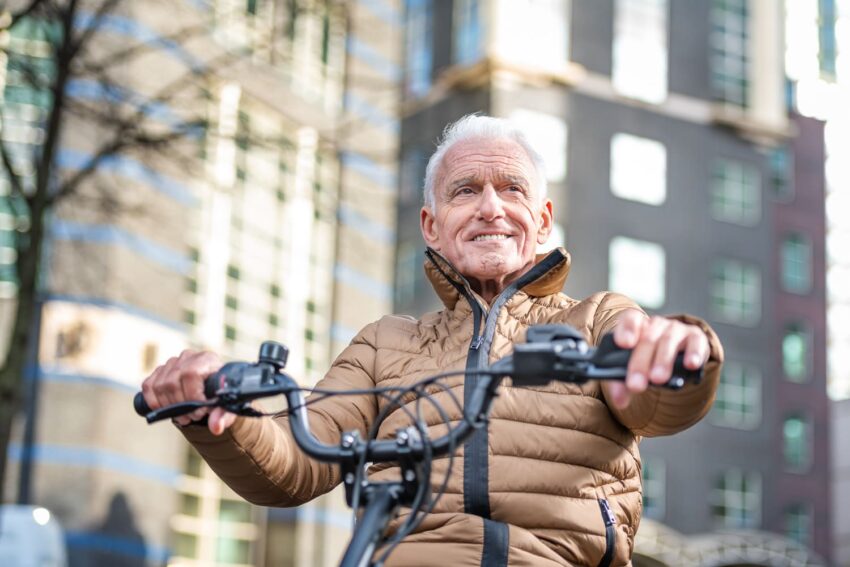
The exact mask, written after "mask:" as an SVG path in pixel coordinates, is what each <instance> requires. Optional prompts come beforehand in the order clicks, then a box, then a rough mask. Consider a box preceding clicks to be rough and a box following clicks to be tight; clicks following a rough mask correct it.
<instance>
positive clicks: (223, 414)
mask: <svg viewBox="0 0 850 567" xmlns="http://www.w3.org/2000/svg"><path fill="white" fill-rule="evenodd" d="M235 421H236V414H235V413H230V412H228V411H227V410H225V409H224V408H215V409H214V410H212V412H210V418H209V428H210V433H212V434H213V435H221V434H222V433H224V431H225V430H226V429H227V428H229V427H230V426H231V425H233V423H234V422H235Z"/></svg>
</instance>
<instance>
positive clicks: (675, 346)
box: [649, 321, 688, 384]
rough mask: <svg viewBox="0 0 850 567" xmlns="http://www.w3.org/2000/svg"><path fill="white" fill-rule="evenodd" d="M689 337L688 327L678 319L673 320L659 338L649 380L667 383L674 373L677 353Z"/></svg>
mask: <svg viewBox="0 0 850 567" xmlns="http://www.w3.org/2000/svg"><path fill="white" fill-rule="evenodd" d="M687 337H688V331H687V327H686V326H685V325H683V324H682V323H679V322H677V321H671V323H670V325H669V326H668V327H667V329H666V330H665V332H664V334H662V335H661V337H660V338H659V339H658V344H657V345H656V347H655V356H654V357H653V360H652V368H651V369H650V371H649V381H650V383H652V384H665V383H667V382H669V381H670V377H671V376H672V375H673V364H674V363H675V362H676V355H677V354H679V352H680V351H681V350H682V348H683V347H684V345H685V341H686V340H687Z"/></svg>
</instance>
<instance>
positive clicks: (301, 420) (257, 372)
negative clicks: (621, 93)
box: [133, 325, 702, 463]
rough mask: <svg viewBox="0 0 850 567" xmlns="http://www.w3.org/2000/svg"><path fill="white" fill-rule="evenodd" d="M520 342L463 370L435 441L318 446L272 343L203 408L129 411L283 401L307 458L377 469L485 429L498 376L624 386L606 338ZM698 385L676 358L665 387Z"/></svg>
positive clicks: (540, 336) (349, 436) (221, 378)
mask: <svg viewBox="0 0 850 567" xmlns="http://www.w3.org/2000/svg"><path fill="white" fill-rule="evenodd" d="M527 340H528V342H526V343H523V344H517V345H515V347H514V352H513V354H512V355H509V356H506V357H505V358H502V359H500V360H498V361H496V362H495V363H493V364H492V365H491V366H490V367H488V368H483V369H478V370H472V371H468V372H469V373H471V374H475V375H478V376H479V380H477V381H476V385H475V390H474V392H473V393H472V396H471V398H470V399H469V402H468V403H467V405H466V407H464V409H463V419H462V420H461V422H460V423H459V425H457V426H455V427H453V428H450V429H449V431H448V432H447V433H446V434H445V435H443V436H441V437H439V438H437V439H435V440H423V439H422V438H421V437H420V436H419V434H418V430H416V429H415V428H412V427H411V428H408V429H406V430H400V431H398V432H397V434H396V438H395V439H391V440H381V441H378V440H362V439H360V438H359V435H358V434H357V432H347V433H344V434H343V436H342V439H341V442H340V444H339V445H329V444H325V443H322V442H321V441H319V440H318V439H317V438H316V437H315V436H314V435H313V434H312V433H311V431H310V425H309V422H308V419H307V409H306V406H305V402H304V396H303V394H302V389H301V388H300V387H299V386H298V384H297V383H296V381H295V380H294V379H293V378H292V377H291V376H289V375H288V374H285V373H284V372H282V369H283V367H284V366H285V364H286V357H287V354H288V351H287V349H286V347H284V346H283V345H280V344H278V343H274V342H265V343H263V345H262V346H261V347H260V356H259V361H258V362H257V363H254V364H250V363H246V362H231V363H228V364H225V365H224V366H223V367H222V368H221V369H220V370H219V371H218V372H216V373H215V374H213V375H211V376H210V377H209V378H207V379H206V380H205V382H204V394H205V396H206V397H207V398H208V399H207V400H206V401H191V402H183V403H179V404H174V405H172V406H166V407H163V408H159V409H157V410H153V411H151V408H150V407H148V405H147V403H146V402H145V400H144V397H143V396H142V393H141V392H139V393H137V394H136V396H135V399H134V400H133V405H134V407H135V410H136V412H137V413H138V414H139V415H142V416H144V417H146V419H147V421H148V423H153V422H155V421H160V420H162V419H168V418H171V417H177V416H180V415H185V414H188V413H191V412H192V411H194V410H196V409H198V408H201V407H224V408H225V409H227V410H228V411H231V412H233V413H237V414H240V415H248V416H259V415H263V414H261V413H259V412H257V411H256V410H253V409H252V408H251V407H250V406H249V405H248V404H249V402H250V401H252V400H255V399H258V398H264V397H269V396H275V395H281V394H282V395H284V396H285V397H286V399H287V404H288V406H289V422H290V427H291V429H292V434H293V437H294V438H295V441H296V442H297V443H298V446H299V447H300V448H301V449H302V450H303V451H304V452H305V453H306V454H308V455H309V456H311V457H313V458H314V459H317V460H319V461H323V462H331V463H342V462H351V461H352V460H354V459H360V460H363V461H364V462H373V463H376V462H387V461H398V460H399V459H400V458H402V457H405V458H408V457H420V456H422V455H423V454H424V453H425V452H426V451H427V452H428V453H430V455H431V456H436V455H442V454H445V453H447V452H448V451H449V450H450V448H452V447H457V446H458V445H459V444H460V443H462V442H463V441H464V440H465V439H466V438H467V437H468V436H469V435H471V434H472V432H473V431H474V430H475V429H477V428H478V427H481V426H482V425H483V424H484V423H486V420H487V416H488V415H489V412H490V408H491V406H492V403H493V400H494V399H495V396H496V390H497V389H498V386H499V384H500V383H501V381H502V379H503V378H504V377H511V378H512V380H513V384H514V385H518V386H524V385H541V384H546V383H548V382H550V381H552V380H558V381H562V382H570V383H576V384H582V383H585V382H587V381H588V380H624V379H625V376H626V367H627V365H628V360H629V357H630V355H631V351H630V350H629V349H621V348H619V347H617V346H616V344H615V343H614V340H613V336H612V335H611V334H608V335H605V336H604V337H603V339H602V341H601V342H600V344H599V346H598V347H596V348H593V347H590V346H588V345H587V343H586V342H585V340H584V338H583V336H582V335H581V334H580V333H579V332H578V331H576V330H575V329H572V328H571V327H568V326H566V325H538V326H535V327H531V328H529V329H528V332H527ZM459 373H460V372H459ZM701 378H702V368H699V369H697V370H690V369H687V368H685V366H684V364H683V355H682V354H681V353H680V354H679V356H678V357H677V359H676V363H675V365H674V369H673V377H672V378H671V380H670V381H669V382H667V384H665V385H664V386H666V387H668V388H671V389H679V388H682V387H683V386H684V385H685V384H686V383H687V382H694V383H698V382H699V381H700V380H701ZM428 380H429V379H426V380H425V381H428ZM425 381H423V382H425ZM423 382H420V383H418V384H417V385H419V384H422V383H423ZM417 385H414V386H412V387H411V388H410V389H411V390H412V389H413V388H415V387H416V386H417ZM339 393H340V394H344V393H345V392H344V391H343V392H339Z"/></svg>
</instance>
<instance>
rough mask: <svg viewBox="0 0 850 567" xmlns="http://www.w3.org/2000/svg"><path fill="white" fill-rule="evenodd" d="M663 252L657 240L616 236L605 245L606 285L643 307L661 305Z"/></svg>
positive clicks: (662, 303)
mask: <svg viewBox="0 0 850 567" xmlns="http://www.w3.org/2000/svg"><path fill="white" fill-rule="evenodd" d="M665 274H666V255H665V253H664V248H663V247H662V246H661V245H660V244H656V243H654V242H647V241H644V240H635V239H633V238H626V237H625V236H617V237H615V238H613V239H612V240H611V243H610V245H609V246H608V288H609V289H610V290H612V291H616V292H619V293H622V294H624V295H627V296H629V297H631V298H632V299H634V300H635V301H637V302H638V303H639V304H641V305H642V306H643V307H647V308H650V309H657V308H659V307H661V306H662V305H664V295H665V291H666V286H665V277H666V276H665Z"/></svg>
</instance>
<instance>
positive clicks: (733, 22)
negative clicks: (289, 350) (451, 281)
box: [395, 0, 830, 564]
mask: <svg viewBox="0 0 850 567" xmlns="http://www.w3.org/2000/svg"><path fill="white" fill-rule="evenodd" d="M783 25H784V21H783V13H782V10H781V6H780V4H779V3H765V2H757V1H753V2H747V1H746V0H740V1H739V2H710V1H704V2H694V3H689V2H673V1H663V0H662V1H651V2H650V1H638V2H626V1H605V2H579V1H573V2H569V1H563V2H559V1H548V2H533V1H532V2H475V1H466V0H455V1H454V2H447V1H446V2H440V1H434V2H429V1H425V0H411V1H410V2H408V10H407V33H408V36H407V51H406V56H405V57H406V69H407V74H406V91H405V101H404V103H403V109H404V115H403V119H402V131H401V138H402V142H401V146H402V156H401V159H402V165H401V168H402V176H401V188H400V198H399V207H398V252H397V269H396V303H395V307H396V311H398V312H404V313H411V314H419V313H422V312H423V311H425V310H427V309H431V308H434V307H437V303H436V298H435V297H434V296H433V294H432V293H431V292H430V290H429V289H428V288H427V282H425V281H424V279H423V278H421V276H420V275H419V273H420V271H421V260H422V253H421V251H422V248H423V246H424V245H423V243H422V240H421V237H420V236H419V231H418V222H417V219H418V214H419V208H420V206H421V203H422V199H421V186H422V185H421V184H422V178H423V174H424V167H425V162H426V160H427V158H428V157H429V155H430V153H431V151H433V148H434V143H435V141H436V140H437V138H438V136H439V134H440V132H441V130H442V129H443V128H444V127H445V125H446V124H448V123H449V122H451V121H453V120H456V119H458V118H460V117H461V116H463V115H465V114H468V113H473V112H480V113H483V114H488V115H493V116H502V117H509V118H511V119H513V120H514V121H515V122H516V123H517V124H518V125H519V126H520V127H522V128H523V129H524V130H525V131H526V132H527V134H528V136H529V138H530V139H531V141H532V143H533V144H535V145H536V146H537V147H538V148H540V150H541V151H542V153H543V154H544V158H545V159H546V161H547V166H548V173H549V177H550V178H549V183H548V190H549V196H550V197H551V198H552V200H553V202H554V206H555V216H556V221H557V224H558V225H559V230H557V231H556V233H557V235H558V238H557V240H559V242H556V243H555V244H563V245H564V246H566V248H567V249H568V250H569V251H570V253H571V254H572V258H573V269H572V271H571V275H570V278H569V280H568V281H567V284H566V287H565V292H566V293H567V294H568V295H570V296H573V297H578V298H581V297H584V296H586V295H588V294H590V293H592V292H594V291H596V290H599V289H612V290H615V291H619V292H622V293H625V294H627V295H630V296H631V297H633V298H634V299H635V300H636V301H638V302H639V303H640V304H641V305H642V306H643V307H644V308H645V309H646V310H647V311H648V312H651V313H658V314H669V313H679V312H690V313H694V314H696V315H699V316H702V317H704V318H706V319H707V320H708V321H709V322H710V323H711V324H712V325H713V326H714V328H715V329H716V330H717V332H718V334H719V335H720V337H721V339H722V340H723V343H724V346H725V349H726V357H727V360H728V363H727V365H726V369H725V371H724V375H723V382H722V384H721V387H720V390H719V392H718V398H717V402H716V404H715V407H714V409H713V410H712V412H711V414H710V415H709V416H708V417H707V418H706V419H705V420H703V421H702V422H701V423H700V424H698V425H697V426H695V427H693V428H692V429H690V430H689V431H687V432H685V433H683V434H680V435H676V436H674V437H670V438H664V439H647V440H644V442H643V443H642V445H641V451H642V455H643V460H644V496H645V499H644V518H648V519H650V520H656V521H658V522H662V523H664V524H666V525H667V526H673V527H675V529H676V530H678V531H681V532H683V533H684V534H696V533H706V532H713V531H717V530H735V531H741V532H742V533H743V531H747V532H749V531H752V532H753V533H755V531H757V530H767V531H770V532H774V533H776V534H781V535H782V536H783V537H787V538H788V540H789V541H792V540H794V541H797V542H799V543H801V544H802V546H803V547H804V548H806V549H814V550H815V551H816V552H817V553H818V554H821V555H822V556H824V557H828V555H829V536H828V534H829V533H830V526H829V510H828V483H827V482H825V476H824V475H826V474H827V471H828V460H827V458H828V448H827V447H828V445H827V444H828V433H827V428H826V426H825V423H826V422H825V421H824V422H823V423H821V420H823V419H826V409H825V408H826V402H827V398H826V390H825V369H824V360H825V354H824V351H823V346H822V345H823V344H824V341H823V332H824V330H823V329H824V328H823V325H824V314H823V313H824V286H823V277H822V274H823V245H822V242H823V230H824V226H823V213H822V209H823V179H822V170H823V167H822V165H823V150H822V134H818V129H819V128H821V127H820V126H819V123H817V122H813V121H796V122H795V121H794V120H792V118H791V117H790V116H789V113H788V110H787V107H786V104H785V92H784V79H783V77H784V71H783V60H782V50H781V48H780V47H781V45H782V29H783ZM798 132H799V133H798ZM821 132H822V130H821ZM818 136H820V138H819V137H818ZM818 140H820V141H818ZM818 160H820V161H819V162H818ZM818 163H820V169H819V170H818V169H817V168H818ZM795 166H796V167H795ZM795 171H796V174H794V173H793V172H795ZM817 171H820V172H821V174H820V175H821V177H820V178H818V176H817V175H816V173H817ZM783 181H784V183H785V185H783V186H782V187H779V188H778V189H774V186H775V185H777V184H780V183H782V182H783ZM792 186H793V189H791V187H792ZM783 191H784V192H783ZM789 195H792V196H789ZM783 239H784V240H783ZM781 262H784V264H782V263H781ZM789 262H792V263H794V262H796V264H795V265H794V268H795V269H799V270H802V272H804V273H805V274H808V276H807V278H808V279H807V281H805V282H795V281H793V280H794V278H795V277H798V278H800V277H801V278H803V279H806V276H801V275H799V274H797V275H796V276H795V275H793V274H790V272H789V273H788V274H786V268H787V269H788V270H791V267H789V266H790V265H789V264H788V263H789ZM816 274H817V275H816ZM786 276H787V277H788V278H789V279H788V281H787V282H785V283H784V284H783V281H785V280H783V278H784V277H786ZM789 282H790V283H789ZM786 284H787V285H786ZM797 284H799V287H796V288H795V287H794V286H795V285H797ZM789 285H790V288H789V287H788V286H789ZM423 286H425V287H423ZM789 289H790V291H789ZM794 325H798V326H796V327H795V326H794ZM798 328H799V329H801V332H800V333H797V334H796V335H793V336H790V334H791V333H792V332H793V331H794V330H795V329H798ZM786 330H787V332H786ZM789 336H790V338H788V337H789ZM815 345H821V346H820V347H818V348H815ZM801 349H803V351H804V352H803V353H802V355H801V354H800V350H801ZM783 353H784V356H785V358H783ZM794 356H796V357H797V358H795V359H794V360H791V358H793V357H794ZM800 356H802V357H803V358H802V359H800V358H799V357H800ZM793 364H797V365H798V366H799V365H800V364H803V365H804V366H805V368H804V369H803V370H800V369H798V368H793V369H791V368H790V366H789V365H793ZM786 366H788V369H789V370H792V371H793V372H795V374H794V375H793V376H790V377H789V376H788V375H787V374H784V372H785V370H784V368H785V367H786ZM803 375H804V376H805V377H802V376H803ZM802 398H805V401H804V402H803V401H801V399H802ZM795 545H797V544H796V543H789V546H790V548H793V547H794V546H795ZM638 551H640V550H638ZM804 553H807V552H804ZM812 556H814V555H812ZM743 559H746V558H745V557H744V558H743ZM679 564H683V563H679ZM813 564H814V563H813Z"/></svg>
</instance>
